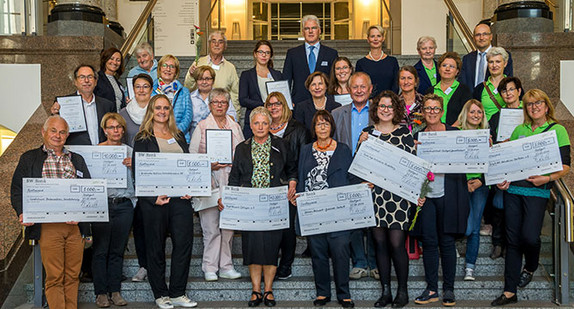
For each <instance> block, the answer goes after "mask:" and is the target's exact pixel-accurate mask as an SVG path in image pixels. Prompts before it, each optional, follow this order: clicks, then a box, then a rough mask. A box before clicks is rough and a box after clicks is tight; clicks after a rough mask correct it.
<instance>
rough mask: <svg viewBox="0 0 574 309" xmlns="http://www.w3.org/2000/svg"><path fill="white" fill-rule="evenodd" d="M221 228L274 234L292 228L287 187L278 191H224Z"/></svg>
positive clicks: (244, 188) (275, 189) (225, 189)
mask: <svg viewBox="0 0 574 309" xmlns="http://www.w3.org/2000/svg"><path fill="white" fill-rule="evenodd" d="M221 203H222V204H223V205H224V207H225V208H224V209H223V211H221V214H220V215H219V228H220V229H228V230H239V231H270V230H280V229H286V228H289V201H287V186H283V187H274V188H246V187H232V186H226V187H224V188H223V193H222V198H221Z"/></svg>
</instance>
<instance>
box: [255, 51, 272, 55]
mask: <svg viewBox="0 0 574 309" xmlns="http://www.w3.org/2000/svg"><path fill="white" fill-rule="evenodd" d="M256 53H257V54H258V55H259V56H270V55H271V52H270V51H266V50H258V51H256Z"/></svg>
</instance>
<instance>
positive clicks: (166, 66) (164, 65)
mask: <svg viewBox="0 0 574 309" xmlns="http://www.w3.org/2000/svg"><path fill="white" fill-rule="evenodd" d="M161 67H162V68H170V69H175V65H173V64H167V63H164V64H162V65H161Z"/></svg>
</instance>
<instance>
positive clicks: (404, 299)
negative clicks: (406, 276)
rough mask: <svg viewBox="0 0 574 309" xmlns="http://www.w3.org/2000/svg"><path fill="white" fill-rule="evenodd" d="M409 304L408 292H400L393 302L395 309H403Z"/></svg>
mask: <svg viewBox="0 0 574 309" xmlns="http://www.w3.org/2000/svg"><path fill="white" fill-rule="evenodd" d="M408 303H409V294H408V292H407V291H406V290H404V291H398V292H397V296H395V300H393V308H402V307H404V306H406V305H407V304H408Z"/></svg>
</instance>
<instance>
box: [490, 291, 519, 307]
mask: <svg viewBox="0 0 574 309" xmlns="http://www.w3.org/2000/svg"><path fill="white" fill-rule="evenodd" d="M517 302H518V297H516V294H514V295H513V296H512V297H510V298H506V295H504V293H502V295H500V296H498V298H497V299H495V300H493V301H492V302H491V303H490V305H491V306H493V307H495V306H504V305H508V304H516V303H517Z"/></svg>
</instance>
